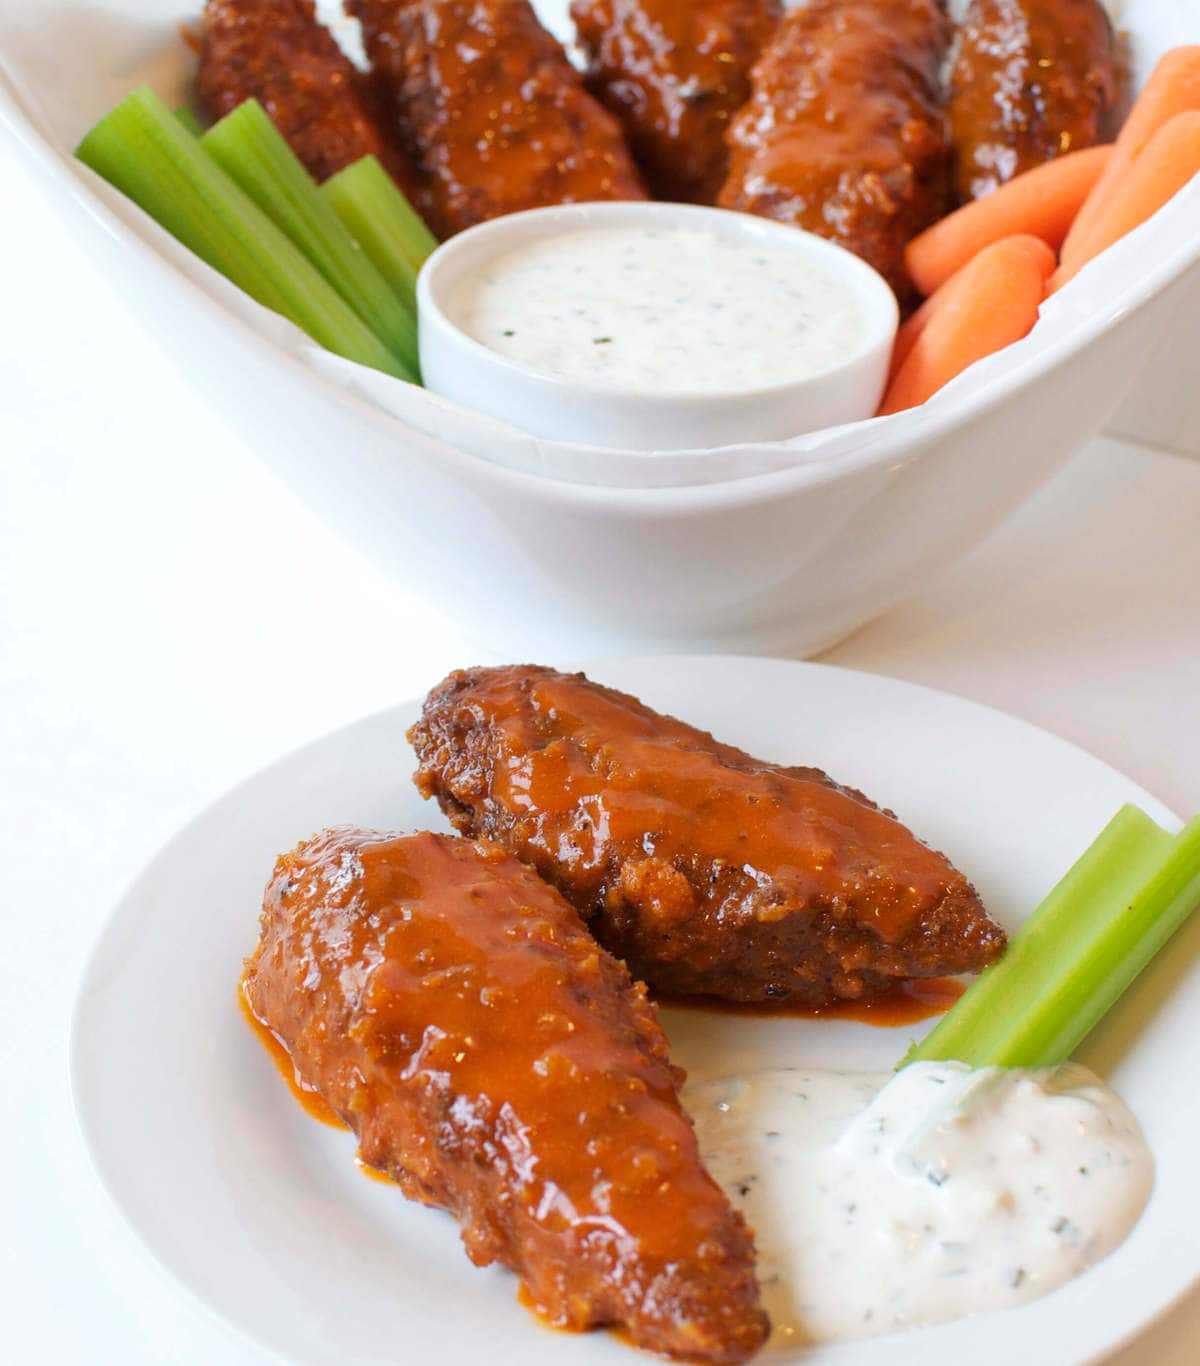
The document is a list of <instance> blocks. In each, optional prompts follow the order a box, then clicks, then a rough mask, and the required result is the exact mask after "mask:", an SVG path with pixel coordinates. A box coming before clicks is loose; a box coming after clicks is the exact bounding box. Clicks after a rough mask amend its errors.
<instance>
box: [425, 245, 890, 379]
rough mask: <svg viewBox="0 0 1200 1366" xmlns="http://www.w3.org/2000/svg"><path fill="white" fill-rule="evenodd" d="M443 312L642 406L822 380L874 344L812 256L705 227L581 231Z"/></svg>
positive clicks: (513, 352)
mask: <svg viewBox="0 0 1200 1366" xmlns="http://www.w3.org/2000/svg"><path fill="white" fill-rule="evenodd" d="M446 312H447V313H448V314H449V316H450V317H451V318H452V319H453V321H454V322H456V323H457V324H458V326H459V327H460V328H462V329H463V331H465V332H466V333H467V334H468V335H469V336H471V337H473V338H474V339H475V340H476V341H478V342H481V343H482V344H483V345H484V346H486V347H489V348H490V349H491V350H493V351H495V352H497V353H498V354H499V355H501V356H504V357H506V358H507V359H508V360H511V361H514V362H515V363H517V364H518V365H522V366H526V367H528V368H530V369H533V370H537V371H541V372H543V373H545V374H548V375H554V376H558V377H561V378H565V379H571V380H575V381H582V382H586V383H591V384H599V385H603V386H611V387H613V388H621V389H629V390H634V391H636V392H639V393H651V394H653V393H660V394H661V393H695V394H705V393H714V392H718V391H720V392H730V391H746V390H753V389H761V388H766V387H768V386H771V385H776V384H783V383H788V382H792V381H796V380H799V379H803V378H805V377H806V376H809V375H815V374H818V373H820V372H821V371H824V370H827V369H829V368H830V367H831V366H833V365H836V364H838V363H840V362H843V361H845V360H848V359H850V358H851V357H852V356H853V355H854V354H855V352H856V351H858V350H860V349H861V347H862V346H863V344H864V342H865V340H866V337H867V322H866V318H865V316H864V305H863V303H862V301H861V299H860V298H859V296H858V295H857V294H856V293H855V291H854V290H853V289H851V288H850V287H849V286H847V284H846V283H845V281H844V280H842V279H840V278H839V276H838V274H837V272H836V271H835V270H834V269H833V268H831V267H829V266H827V265H826V264H825V263H824V262H823V261H822V260H820V259H814V258H813V256H812V255H811V254H810V253H808V252H805V251H790V250H788V249H786V248H784V247H779V246H775V245H773V244H768V243H765V242H760V241H753V240H751V239H749V238H748V237H741V236H724V235H722V234H719V233H716V232H712V231H708V230H705V229H698V228H678V227H665V226H650V227H646V226H630V227H617V228H581V229H576V230H574V231H568V232H564V233H562V234H560V235H557V236H554V237H546V238H541V239H538V240H534V241H531V242H528V243H526V244H525V245H523V246H520V247H517V248H515V249H513V250H511V251H507V252H504V253H502V254H500V255H498V256H496V257H494V258H493V259H492V260H491V261H489V262H487V263H486V264H485V265H484V266H482V267H481V268H480V269H479V271H478V272H477V273H476V274H475V275H474V276H472V277H470V278H468V279H465V280H463V281H461V282H460V283H459V284H458V286H457V287H456V289H455V291H454V292H453V294H452V295H451V297H450V298H449V300H448V301H447V307H446Z"/></svg>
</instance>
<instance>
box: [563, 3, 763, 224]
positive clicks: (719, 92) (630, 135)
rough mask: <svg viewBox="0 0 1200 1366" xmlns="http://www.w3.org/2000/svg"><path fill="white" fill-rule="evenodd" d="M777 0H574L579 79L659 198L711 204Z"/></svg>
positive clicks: (719, 186)
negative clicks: (616, 124) (582, 69)
mask: <svg viewBox="0 0 1200 1366" xmlns="http://www.w3.org/2000/svg"><path fill="white" fill-rule="evenodd" d="M779 13H780V6H779V0H574V3H573V4H572V5H571V15H572V17H573V18H574V20H575V27H576V31H577V33H578V36H579V42H580V44H581V45H582V47H583V49H584V51H585V52H586V53H587V56H588V86H589V88H590V89H591V90H592V91H593V92H594V93H595V94H596V96H597V98H598V99H599V100H600V102H601V103H602V104H604V105H605V106H606V107H607V108H608V109H611V110H612V112H613V113H614V114H615V115H616V116H617V118H618V119H619V120H620V122H621V126H622V127H623V128H624V130H625V137H626V139H627V140H628V142H629V146H630V148H631V149H632V151H633V154H634V156H635V158H636V159H637V161H638V164H639V165H640V166H641V168H642V171H643V172H644V173H645V176H646V180H647V182H648V183H649V185H650V187H651V189H652V190H653V191H654V193H655V194H656V195H658V196H659V197H660V198H662V199H684V200H694V201H697V202H699V203H705V204H711V203H713V202H714V201H715V199H716V197H717V191H718V190H719V189H720V188H721V185H722V183H723V181H724V179H725V174H726V171H727V169H728V163H729V155H728V151H727V149H726V146H725V134H726V133H727V132H728V130H729V122H730V120H731V119H732V117H733V115H734V114H735V113H736V112H737V111H738V110H739V109H740V108H741V107H742V105H743V104H745V102H746V100H747V98H748V97H749V94H750V68H751V66H752V65H753V64H754V62H755V61H756V60H757V58H758V54H759V53H760V52H761V50H762V47H763V44H764V43H765V42H766V41H767V38H768V37H769V36H770V34H771V30H772V29H773V28H774V27H775V25H776V23H777V22H778V20H779Z"/></svg>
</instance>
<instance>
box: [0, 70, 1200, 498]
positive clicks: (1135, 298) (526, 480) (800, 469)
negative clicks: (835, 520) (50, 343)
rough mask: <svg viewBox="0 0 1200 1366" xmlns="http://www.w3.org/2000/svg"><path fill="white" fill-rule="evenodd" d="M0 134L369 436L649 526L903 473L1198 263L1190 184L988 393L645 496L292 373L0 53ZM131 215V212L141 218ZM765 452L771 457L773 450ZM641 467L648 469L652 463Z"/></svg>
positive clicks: (307, 371)
mask: <svg viewBox="0 0 1200 1366" xmlns="http://www.w3.org/2000/svg"><path fill="white" fill-rule="evenodd" d="M0 130H4V131H7V133H8V134H9V135H10V136H11V137H12V138H13V140H14V141H15V142H16V144H17V146H18V147H19V148H20V149H21V150H22V152H23V153H24V155H25V156H26V157H27V159H28V160H30V161H31V163H32V164H33V165H34V166H35V167H36V168H37V169H38V170H39V171H40V172H41V173H42V174H43V175H44V176H46V177H48V179H49V182H50V184H51V186H52V187H53V188H54V189H56V190H58V191H59V192H60V193H62V194H65V195H66V197H67V199H68V200H69V201H70V202H71V203H72V204H73V205H74V206H75V207H76V208H77V209H79V210H82V212H83V213H84V214H85V215H86V216H87V217H88V218H89V219H90V220H91V221H92V222H93V224H94V225H95V226H97V227H99V228H100V229H101V230H102V231H103V232H105V233H106V234H107V235H108V236H109V237H111V238H113V239H115V240H116V241H117V242H118V243H119V244H120V245H121V246H122V247H123V248H126V249H130V250H132V251H133V253H134V255H135V257H136V258H138V259H139V260H140V261H141V263H142V264H143V265H144V266H145V267H147V268H149V269H150V270H151V271H152V272H153V273H154V274H155V275H156V276H158V277H160V278H162V279H163V280H164V284H165V283H166V281H173V282H174V284H173V285H167V287H176V288H177V287H179V286H180V285H182V286H183V287H184V289H185V293H186V292H187V291H188V290H190V291H191V293H192V296H193V299H194V301H196V302H199V303H200V305H201V306H202V307H207V308H208V309H210V310H217V312H218V316H222V317H224V319H225V322H226V324H227V325H232V326H234V327H235V328H237V329H238V330H239V331H240V334H241V335H242V336H243V338H244V339H247V338H248V339H251V340H252V344H256V345H258V346H260V347H264V348H265V350H266V352H267V353H268V354H271V353H274V355H273V360H274V362H275V363H277V364H278V363H279V362H284V363H285V364H290V365H292V366H294V367H296V369H297V371H298V373H299V374H300V375H301V376H302V377H303V380H304V382H305V383H306V384H307V385H308V386H309V387H312V386H314V385H322V386H324V388H325V392H327V393H329V394H330V396H331V399H332V400H333V401H334V402H335V403H342V404H348V405H349V406H350V407H351V408H352V410H353V411H356V412H357V413H358V414H359V416H360V417H361V418H365V419H368V420H370V421H371V422H372V423H376V424H379V430H381V431H382V432H384V433H387V434H389V435H392V436H394V435H395V434H396V429H397V426H399V427H400V429H401V430H402V431H404V432H407V433H408V435H409V436H410V437H411V438H416V439H417V440H419V441H420V443H422V444H423V445H425V446H426V447H427V450H426V451H425V452H423V454H424V455H425V456H426V458H429V457H436V458H437V459H439V460H442V461H445V460H447V459H449V460H450V461H452V462H453V463H454V464H455V465H457V466H458V467H460V468H462V469H463V470H469V471H470V473H471V476H472V478H473V479H474V480H475V481H480V480H482V481H485V482H493V481H494V482H495V483H497V484H500V485H507V486H508V487H509V488H510V489H512V490H514V491H518V490H521V489H531V490H536V491H537V494H538V496H539V498H541V499H543V500H547V501H549V502H551V503H560V504H561V505H563V506H564V507H578V506H597V505H598V506H602V507H608V508H613V509H624V510H628V511H643V512H646V513H648V514H653V515H656V516H662V515H667V516H671V515H681V516H682V515H686V514H688V513H689V512H693V511H696V510H700V509H705V508H710V507H725V508H737V507H742V506H747V505H752V504H756V503H759V502H762V501H767V500H770V499H772V498H774V497H776V496H778V495H780V494H782V493H784V492H785V491H794V490H796V489H800V488H804V487H806V486H807V487H816V486H821V485H825V484H828V483H831V482H835V481H837V480H839V479H841V478H842V477H843V476H845V475H849V474H853V473H856V472H858V471H861V470H865V469H868V468H870V467H872V466H876V465H883V464H890V465H896V466H900V465H903V464H904V463H905V462H906V461H907V460H908V459H910V458H911V457H912V456H913V455H914V454H915V453H916V452H917V450H918V448H919V447H921V446H924V445H926V444H928V443H930V442H933V441H936V440H940V439H942V438H945V437H946V436H948V435H949V434H951V433H952V432H955V431H957V430H959V429H960V428H962V427H965V426H967V425H968V424H969V423H971V422H972V421H974V420H975V419H977V418H979V417H981V416H982V415H984V414H986V413H988V412H990V411H992V410H994V409H995V408H996V407H998V406H1000V405H1001V404H1002V403H1003V402H1004V401H1005V399H1006V398H1008V397H1009V396H1010V395H1011V394H1012V393H1013V392H1014V391H1015V390H1018V389H1020V388H1021V387H1022V386H1023V385H1024V384H1025V383H1026V382H1027V381H1028V380H1029V379H1030V378H1031V377H1033V376H1034V375H1036V374H1040V373H1043V372H1045V371H1047V370H1049V369H1052V368H1055V367H1057V366H1058V365H1061V364H1062V363H1064V362H1065V361H1067V360H1069V359H1070V357H1071V356H1073V355H1075V354H1077V353H1078V352H1079V351H1080V350H1082V349H1083V348H1084V347H1086V346H1087V345H1089V344H1090V343H1091V342H1092V341H1094V340H1095V338H1096V337H1098V336H1099V335H1100V334H1101V333H1103V332H1104V331H1106V330H1108V329H1109V328H1110V327H1112V326H1114V325H1115V324H1116V323H1117V322H1119V321H1120V319H1121V317H1122V316H1123V315H1124V314H1126V313H1128V312H1129V311H1131V310H1132V309H1133V308H1135V307H1140V306H1141V305H1144V304H1146V303H1148V302H1150V301H1151V300H1152V299H1154V298H1155V297H1157V295H1158V294H1160V293H1161V292H1162V291H1163V290H1164V289H1166V288H1167V287H1169V286H1170V285H1171V284H1172V283H1173V282H1174V281H1175V280H1176V279H1177V278H1178V277H1179V276H1181V275H1182V274H1183V273H1184V272H1185V271H1186V270H1187V269H1188V268H1189V267H1191V266H1193V265H1195V264H1196V263H1197V262H1200V234H1195V233H1189V222H1190V219H1191V217H1192V216H1193V215H1194V214H1195V213H1196V212H1197V211H1200V178H1198V179H1197V180H1196V181H1193V183H1192V184H1191V185H1189V186H1188V187H1187V188H1186V189H1184V190H1183V191H1181V192H1180V194H1179V195H1177V196H1176V197H1175V199H1174V200H1173V201H1172V202H1171V203H1170V204H1168V205H1167V206H1166V207H1165V208H1164V209H1163V210H1162V211H1161V212H1160V213H1159V214H1157V215H1155V217H1154V218H1153V219H1151V220H1150V221H1149V222H1148V223H1146V224H1143V225H1142V227H1140V228H1139V229H1138V230H1137V231H1136V232H1135V233H1133V234H1131V235H1130V236H1129V237H1128V238H1126V239H1125V240H1124V241H1123V242H1121V243H1118V244H1117V246H1116V247H1114V248H1112V249H1111V250H1110V251H1109V252H1108V253H1106V254H1105V256H1104V257H1101V258H1099V259H1098V260H1097V261H1096V262H1093V263H1092V264H1091V265H1090V266H1089V267H1087V268H1086V269H1085V270H1084V271H1083V272H1082V273H1081V274H1080V276H1079V277H1077V280H1076V281H1075V282H1073V283H1074V284H1075V285H1078V284H1079V282H1082V281H1086V280H1088V279H1089V278H1090V277H1093V276H1094V274H1095V272H1097V271H1098V270H1101V271H1102V270H1104V268H1105V266H1106V265H1107V264H1109V263H1110V261H1111V258H1112V257H1113V256H1114V255H1116V254H1120V255H1121V256H1122V257H1123V258H1124V257H1129V256H1130V255H1132V254H1133V253H1136V254H1137V255H1138V256H1139V257H1141V258H1142V259H1143V260H1147V261H1154V262H1155V264H1154V265H1153V266H1151V267H1150V268H1149V269H1147V270H1145V271H1144V272H1142V273H1140V274H1139V276H1138V277H1137V278H1136V279H1134V280H1128V279H1127V280H1126V281H1125V282H1124V284H1123V285H1122V286H1121V287H1119V288H1116V289H1114V290H1112V291H1111V292H1109V293H1106V294H1105V295H1104V297H1103V302H1102V303H1100V304H1098V305H1097V304H1094V303H1093V306H1091V307H1089V308H1088V309H1087V310H1086V312H1083V313H1080V312H1078V311H1076V319H1075V321H1074V322H1073V324H1072V325H1070V326H1067V327H1065V328H1063V329H1062V330H1061V332H1060V334H1059V335H1057V336H1055V337H1054V338H1053V339H1052V340H1051V341H1048V342H1043V343H1042V344H1041V345H1040V347H1039V349H1037V351H1036V352H1034V353H1030V352H1029V351H1028V349H1025V350H1021V348H1024V347H1026V343H1018V344H1017V347H1014V348H1010V352H1017V351H1021V355H1020V358H1019V359H1017V358H1016V357H1015V356H1014V357H1013V358H1012V359H1011V363H1010V364H1009V365H1008V366H1007V367H1006V368H1005V370H1004V372H1003V373H1002V374H1000V375H998V376H996V377H995V378H993V379H991V381H990V382H989V383H988V384H986V385H984V384H978V385H974V386H972V385H971V384H970V383H969V376H968V377H964V380H963V381H959V382H958V390H959V392H958V401H957V402H956V403H954V404H951V403H944V404H942V403H935V404H933V405H930V406H929V408H928V409H927V410H926V411H925V412H924V413H923V418H924V420H923V421H922V422H921V423H919V424H916V425H914V426H912V427H910V429H909V430H907V431H903V432H899V433H898V432H896V431H895V429H894V428H892V427H890V426H889V424H893V423H895V422H896V421H897V420H898V419H899V420H903V419H904V418H905V417H906V416H908V415H907V414H899V415H897V417H896V418H878V419H872V420H869V421H868V422H867V423H865V424H863V428H862V430H863V436H862V441H861V443H860V444H858V445H856V446H855V447H853V448H852V449H850V450H846V451H842V452H840V453H838V454H836V455H835V456H832V457H830V458H828V459H824V460H822V459H820V458H817V459H813V460H811V461H808V462H806V461H805V460H804V459H803V458H802V457H801V456H798V457H797V460H796V463H795V464H790V465H788V466H786V467H784V468H777V469H771V470H766V471H759V472H754V473H748V474H744V475H736V476H731V477H728V478H722V479H717V480H713V481H712V482H706V483H693V484H678V485H665V486H654V485H651V486H647V487H623V486H620V485H604V484H588V483H580V482H576V481H573V480H571V479H568V478H564V477H561V476H557V475H550V474H546V473H539V472H534V471H530V470H524V469H518V468H513V467H511V466H508V465H504V464H500V463H497V462H495V461H492V460H488V459H486V458H485V457H483V456H479V455H475V454H473V453H470V452H467V451H463V450H460V449H458V448H457V447H455V446H453V445H452V444H450V443H449V442H446V441H441V440H438V439H437V438H435V437H433V436H430V435H427V434H426V433H424V432H420V431H418V430H416V429H413V428H408V427H406V426H405V425H404V424H403V423H402V422H399V420H398V419H396V418H395V417H391V416H389V415H388V414H387V413H385V412H384V411H382V410H381V409H380V408H378V407H377V406H375V405H374V404H372V403H369V402H367V401H366V400H365V399H363V398H362V397H360V396H359V395H357V394H353V393H349V392H347V391H346V390H345V389H344V388H342V387H341V386H339V385H338V384H336V383H335V382H334V381H332V380H331V379H330V378H329V377H328V376H326V375H323V374H321V373H319V372H316V373H314V371H313V369H312V368H310V367H308V366H306V365H304V364H302V363H301V362H300V361H299V360H298V359H297V358H296V357H294V356H290V355H288V354H286V353H285V352H283V351H282V350H281V348H279V347H276V346H272V345H270V344H269V343H267V342H266V341H265V339H264V338H262V337H261V336H260V335H259V334H258V333H257V332H256V331H255V329H254V328H252V327H251V326H249V325H248V324H247V323H246V322H245V321H244V320H242V319H240V318H237V317H234V316H232V315H231V314H230V312H229V310H228V309H226V308H225V307H224V306H223V305H222V304H221V303H220V302H219V301H218V300H216V299H214V298H212V297H211V296H209V295H208V294H206V292H205V291H204V290H203V289H201V288H200V287H199V286H198V285H197V284H195V283H194V282H193V281H191V280H189V279H188V278H187V277H186V276H185V275H184V274H183V272H182V271H181V270H180V269H179V268H178V267H177V266H176V265H175V264H174V263H173V262H172V261H170V260H169V259H168V258H167V257H166V256H165V255H164V254H163V253H162V252H160V251H158V250H156V249H155V247H154V246H153V245H152V242H151V241H149V240H147V239H146V238H144V237H142V236H141V235H139V234H138V233H137V232H135V231H134V230H133V229H132V228H131V227H130V226H129V225H127V224H126V223H124V222H122V221H121V219H120V218H119V217H118V216H117V214H116V213H115V212H114V211H113V210H112V209H111V208H110V207H109V206H108V205H107V204H105V203H104V202H103V200H102V199H101V197H100V195H99V194H98V193H97V192H96V191H95V190H94V189H93V188H92V186H93V185H97V186H98V185H100V184H101V182H100V181H99V180H98V178H95V177H93V173H92V172H91V171H89V170H88V169H87V168H86V167H84V166H82V165H81V164H79V163H77V162H75V161H74V159H73V158H72V157H71V156H70V155H69V154H65V153H62V152H59V151H58V149H57V148H56V147H55V146H54V145H52V144H51V143H50V142H49V141H48V140H47V139H46V138H45V137H43V136H42V134H41V133H40V132H39V131H38V130H37V128H36V127H35V124H34V120H33V118H32V116H31V115H30V114H29V113H28V112H27V111H26V110H25V109H24V107H23V105H22V100H21V96H20V94H19V91H18V88H17V86H16V85H15V84H14V82H13V80H12V78H11V77H10V75H9V73H8V70H7V68H6V64H5V58H4V53H3V52H0ZM137 212H138V213H139V214H140V211H137ZM146 222H147V224H148V225H149V226H150V227H153V228H155V230H156V231H161V230H160V229H157V226H156V225H153V224H152V223H151V222H150V220H149V219H147V220H146ZM1068 295H1069V291H1064V293H1063V294H1062V295H1058V296H1055V300H1056V302H1062V301H1063V300H1064V298H1065V297H1067V296H1068ZM765 444H766V445H768V446H771V447H778V446H779V445H780V444H781V443H765ZM410 445H411V450H410V453H409V454H410V457H411V456H412V455H415V454H416V453H417V451H418V449H419V447H418V446H417V445H416V443H415V442H411V443H410ZM749 448H750V449H752V447H749ZM700 454H701V455H703V454H705V453H703V452H702V453H700ZM709 454H715V452H712V453H709ZM648 458H651V459H652V458H653V456H652V455H651V456H650V457H648Z"/></svg>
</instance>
